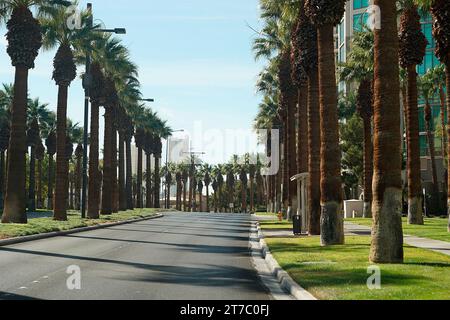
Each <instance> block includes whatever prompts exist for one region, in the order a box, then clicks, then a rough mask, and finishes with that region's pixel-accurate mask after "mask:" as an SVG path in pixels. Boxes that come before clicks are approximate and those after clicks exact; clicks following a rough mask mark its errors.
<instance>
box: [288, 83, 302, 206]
mask: <svg viewBox="0 0 450 320" xmlns="http://www.w3.org/2000/svg"><path fill="white" fill-rule="evenodd" d="M298 97H299V95H298V90H292V92H290V93H289V108H288V150H287V154H288V172H287V174H288V176H287V181H288V207H290V208H291V209H292V206H293V205H294V200H295V199H297V183H296V182H295V181H291V177H293V176H295V175H296V174H298V167H297V164H298V163H297V151H298V150H297V129H296V121H297V117H296V114H297V105H298V103H300V101H299V100H298ZM303 129H304V128H303Z"/></svg>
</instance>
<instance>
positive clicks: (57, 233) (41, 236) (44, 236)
mask: <svg viewBox="0 0 450 320" xmlns="http://www.w3.org/2000/svg"><path fill="white" fill-rule="evenodd" d="M162 217H164V215H163V214H161V213H158V214H155V215H152V216H148V217H145V218H139V219H133V220H125V221H118V222H112V223H102V224H98V225H95V226H89V227H81V228H75V229H71V230H64V231H54V232H47V233H41V234H33V235H30V236H23V237H15V238H9V239H4V240H0V247H4V246H9V245H12V244H18V243H23V242H30V241H34V240H42V239H48V238H54V237H60V236H67V235H70V234H74V233H80V232H86V231H93V230H99V229H105V228H109V227H115V226H120V225H124V224H129V223H134V222H141V221H146V220H153V219H158V218H162Z"/></svg>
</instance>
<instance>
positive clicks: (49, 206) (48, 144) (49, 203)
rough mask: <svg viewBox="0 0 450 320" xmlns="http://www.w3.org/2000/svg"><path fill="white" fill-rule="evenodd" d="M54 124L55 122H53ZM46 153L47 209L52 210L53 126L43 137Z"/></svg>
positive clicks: (54, 138)
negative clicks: (45, 136)
mask: <svg viewBox="0 0 450 320" xmlns="http://www.w3.org/2000/svg"><path fill="white" fill-rule="evenodd" d="M55 124H56V123H55ZM45 146H46V147H47V155H48V172H47V209H48V210H53V186H54V165H53V163H54V156H55V154H56V132H55V129H54V128H53V129H52V130H50V131H49V133H48V135H47V138H46V139H45Z"/></svg>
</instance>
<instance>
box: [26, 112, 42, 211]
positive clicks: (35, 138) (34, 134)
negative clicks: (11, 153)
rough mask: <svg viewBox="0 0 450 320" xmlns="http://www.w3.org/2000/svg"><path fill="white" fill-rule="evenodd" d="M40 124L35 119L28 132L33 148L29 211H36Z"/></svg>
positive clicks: (29, 141)
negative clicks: (37, 148)
mask: <svg viewBox="0 0 450 320" xmlns="http://www.w3.org/2000/svg"><path fill="white" fill-rule="evenodd" d="M39 132H40V131H39V123H38V120H37V119H33V120H32V121H31V123H30V124H29V128H28V130H27V145H28V146H30V147H31V152H30V178H29V188H28V211H29V212H34V211H36V194H35V190H36V152H35V148H36V145H38V144H39V142H40V140H41V138H40V133H39Z"/></svg>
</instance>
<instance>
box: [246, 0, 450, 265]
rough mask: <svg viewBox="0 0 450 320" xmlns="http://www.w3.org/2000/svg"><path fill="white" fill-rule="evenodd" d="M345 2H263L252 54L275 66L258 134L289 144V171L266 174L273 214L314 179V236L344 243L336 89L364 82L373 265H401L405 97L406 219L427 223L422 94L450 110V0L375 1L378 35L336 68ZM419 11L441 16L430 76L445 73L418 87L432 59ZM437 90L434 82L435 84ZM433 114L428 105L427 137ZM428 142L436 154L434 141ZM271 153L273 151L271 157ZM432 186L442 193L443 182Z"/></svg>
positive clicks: (267, 75) (360, 103) (285, 160)
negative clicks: (275, 133)
mask: <svg viewBox="0 0 450 320" xmlns="http://www.w3.org/2000/svg"><path fill="white" fill-rule="evenodd" d="M345 5H346V1H345V0H339V1H336V0H329V1H323V0H295V1H278V0H260V8H261V12H262V13H261V18H262V20H263V26H262V29H261V31H260V32H259V33H258V36H257V37H256V39H255V40H254V45H253V48H254V52H255V57H256V58H257V59H260V58H264V59H266V60H267V61H268V64H267V66H266V67H265V69H264V70H263V71H262V72H261V74H260V77H259V80H258V83H257V89H258V91H259V92H260V93H262V94H263V96H264V97H263V100H262V102H261V104H260V106H259V113H258V115H257V117H256V120H255V127H256V128H259V129H280V130H281V133H282V134H281V136H282V142H283V144H284V146H285V147H284V148H283V150H284V154H283V155H280V158H281V160H282V169H281V170H280V172H279V174H278V175H274V176H270V177H268V186H269V190H268V203H269V209H270V210H273V209H274V208H275V209H278V208H276V206H275V204H276V203H277V199H281V201H282V206H283V207H284V209H286V210H287V209H288V208H289V207H290V206H292V200H293V198H294V197H295V195H296V189H295V188H296V185H295V184H294V183H293V182H290V179H289V178H290V177H292V176H294V175H295V174H298V173H301V172H309V176H310V183H309V187H308V188H309V190H308V194H309V208H308V211H309V212H308V215H309V220H310V226H309V233H310V234H311V235H319V234H320V236H321V243H322V245H325V246H327V245H333V244H343V243H344V241H345V240H344V228H343V216H342V212H341V210H342V202H343V192H342V169H341V158H342V152H341V148H340V137H339V110H338V94H337V83H338V80H340V81H345V82H347V84H348V85H351V86H355V85H356V88H357V101H356V103H357V111H358V114H359V115H360V116H361V118H362V120H363V123H364V138H365V139H364V140H365V142H364V183H363V184H364V201H365V215H366V216H367V217H373V227H372V245H371V253H370V260H371V261H372V262H376V263H384V262H387V263H393V262H402V261H403V232H402V221H401V217H402V179H401V172H402V161H401V159H402V158H401V156H402V147H401V139H402V135H401V134H400V123H401V121H400V119H401V118H400V117H401V112H400V110H401V109H400V106H401V100H402V99H401V98H400V97H401V95H400V93H401V92H402V91H403V93H404V95H403V96H404V98H405V99H404V100H403V101H402V102H403V104H404V108H405V114H406V120H407V121H406V143H407V150H408V160H407V171H408V188H409V189H408V206H409V208H408V212H409V214H408V221H409V223H414V224H423V209H422V202H421V201H422V200H421V198H420V195H421V190H422V188H421V182H420V150H419V128H418V123H419V119H418V96H419V91H418V90H419V89H420V94H421V95H422V96H424V97H425V100H426V101H427V97H431V96H432V94H433V93H434V92H439V93H440V95H441V105H442V108H444V100H445V99H444V94H446V99H447V108H449V107H450V93H449V91H448V90H447V91H445V90H444V89H443V88H444V87H445V83H444V79H446V81H447V87H448V84H449V81H450V71H449V70H450V59H449V57H450V44H449V43H448V39H449V34H450V30H449V28H448V23H447V22H446V21H448V15H449V9H450V3H449V2H448V1H445V0H423V1H420V0H417V1H416V0H402V1H390V0H375V1H374V5H376V6H378V8H379V9H380V11H381V26H380V29H377V28H375V29H374V30H373V31H372V30H363V31H362V32H360V33H357V35H356V37H355V39H354V41H353V44H352V51H351V53H350V55H349V57H348V59H347V62H346V63H345V64H342V65H336V57H335V50H334V28H335V27H336V26H337V24H339V23H340V22H341V19H342V17H343V14H344V10H345ZM418 10H423V11H424V12H431V14H432V16H433V20H434V25H433V35H434V38H435V40H436V46H437V50H436V55H437V57H438V58H439V59H440V60H441V62H442V64H443V67H440V68H441V69H439V70H437V69H436V70H434V71H432V72H430V74H433V73H434V74H436V73H439V76H432V75H427V76H424V77H423V78H421V79H420V80H421V81H420V82H419V84H418V83H417V71H416V68H417V66H418V65H419V64H421V62H422V60H423V58H424V55H425V48H426V45H427V41H426V38H425V36H424V35H423V34H422V31H421V26H420V15H419V13H418V12H419V11H418ZM399 12H400V26H398V24H397V18H398V13H399ZM335 70H338V71H339V72H335ZM403 70H404V71H403ZM443 70H445V73H446V76H445V77H444V76H443V74H442V73H443ZM402 74H404V75H405V76H404V77H403V78H402V77H401V75H402ZM430 78H432V79H433V80H430ZM402 79H403V81H401V80H402ZM401 83H402V86H401ZM429 83H434V84H433V85H432V86H431V87H430V86H429ZM401 89H403V90H401ZM428 102H429V100H428ZM430 109H431V108H430V104H429V103H427V104H426V108H425V115H426V120H427V123H428V126H429V128H427V129H428V130H427V131H428V132H431V125H430V122H431V121H432V117H431V115H430ZM443 114H444V113H443ZM443 114H442V117H443V116H444V115H443ZM449 114H450V113H449ZM443 128H446V126H445V124H443ZM443 131H446V129H443ZM269 138H270V137H269ZM428 141H429V145H430V147H429V149H430V154H432V155H433V152H434V151H433V150H434V147H433V145H432V144H433V142H434V137H433V135H432V134H431V135H430V134H429V136H428ZM443 141H444V142H445V143H446V145H445V147H444V148H448V139H447V134H443ZM271 152H272V150H271V149H270V148H268V149H267V154H268V156H270V155H271ZM433 160H434V159H433ZM446 165H448V162H447V163H446ZM433 171H434V173H435V168H434V169H433ZM433 180H434V181H433V185H434V187H435V188H437V181H436V180H437V179H436V178H435V177H434V178H433ZM435 190H436V189H435ZM435 192H436V194H437V191H435ZM449 198H450V196H449ZM449 228H450V226H449ZM449 231H450V229H449Z"/></svg>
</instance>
